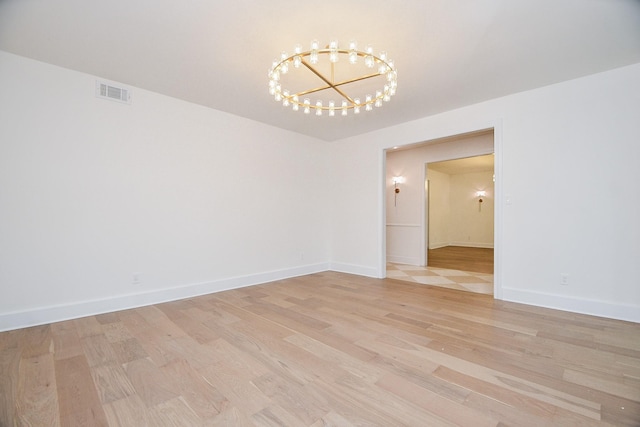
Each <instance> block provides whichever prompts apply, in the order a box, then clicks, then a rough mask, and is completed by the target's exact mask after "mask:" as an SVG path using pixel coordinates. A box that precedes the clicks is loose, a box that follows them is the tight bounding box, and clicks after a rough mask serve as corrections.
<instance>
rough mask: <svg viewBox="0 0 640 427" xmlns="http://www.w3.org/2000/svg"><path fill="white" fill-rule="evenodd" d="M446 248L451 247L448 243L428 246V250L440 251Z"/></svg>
mask: <svg viewBox="0 0 640 427" xmlns="http://www.w3.org/2000/svg"><path fill="white" fill-rule="evenodd" d="M447 246H451V245H450V244H449V243H436V244H434V245H429V249H440V248H446V247H447Z"/></svg>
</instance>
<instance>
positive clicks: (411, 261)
mask: <svg viewBox="0 0 640 427" xmlns="http://www.w3.org/2000/svg"><path fill="white" fill-rule="evenodd" d="M387 262H394V263H396V264H408V265H420V264H421V263H420V259H419V258H416V257H408V256H397V255H387ZM423 264H424V263H423Z"/></svg>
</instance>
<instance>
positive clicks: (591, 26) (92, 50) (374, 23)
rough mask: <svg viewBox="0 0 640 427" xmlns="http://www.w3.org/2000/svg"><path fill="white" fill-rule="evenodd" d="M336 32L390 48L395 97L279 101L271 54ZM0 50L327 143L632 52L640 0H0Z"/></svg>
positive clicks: (613, 61)
mask: <svg viewBox="0 0 640 427" xmlns="http://www.w3.org/2000/svg"><path fill="white" fill-rule="evenodd" d="M333 38H337V39H338V40H340V41H341V42H344V43H346V42H348V41H349V40H351V39H355V40H358V42H359V43H360V45H364V44H371V45H372V46H373V47H374V49H376V52H377V51H380V50H385V51H387V52H388V53H389V56H390V58H392V59H393V60H394V61H395V64H396V67H397V69H398V93H397V95H396V96H395V97H393V98H392V100H391V101H390V102H389V103H386V104H385V105H384V106H383V107H382V108H380V109H376V110H374V111H373V112H369V113H367V114H360V115H358V116H354V115H350V116H348V117H341V116H336V117H328V116H327V115H324V116H322V117H316V116H313V115H309V116H306V115H304V114H302V112H294V111H291V110H290V109H286V108H284V107H281V106H279V105H278V104H277V103H276V102H275V101H274V100H273V98H272V97H271V96H270V95H269V94H268V91H267V70H268V68H269V67H270V66H271V63H272V61H273V60H274V59H275V58H276V57H277V56H278V55H279V53H280V52H281V51H283V50H284V51H287V52H291V50H292V49H293V46H294V45H295V44H296V43H300V44H302V45H303V46H307V45H308V43H309V42H310V41H311V40H312V39H318V40H319V41H320V42H321V43H328V41H329V40H330V39H333ZM0 49H1V50H5V51H8V52H12V53H15V54H18V55H22V56H25V57H29V58H34V59H36V60H40V61H44V62H47V63H51V64H55V65H58V66H61V67H65V68H69V69H73V70H77V71H81V72H85V73H89V74H93V75H96V76H99V77H102V78H105V79H109V80H112V81H115V82H120V83H123V84H125V85H130V86H135V87H140V88H144V89H148V90H151V91H154V92H158V93H162V94H165V95H168V96H172V97H175V98H180V99H183V100H186V101H190V102H194V103H197V104H201V105H205V106H208V107H211V108H215V109H218V110H222V111H226V112H229V113H233V114H237V115H240V116H243V117H246V118H249V119H253V120H257V121H260V122H264V123H268V124H270V125H273V126H277V127H280V128H283V129H289V130H292V131H295V132H299V133H302V134H306V135H310V136H313V137H317V138H320V139H323V140H327V141H332V140H337V139H341V138H345V137H349V136H353V135H358V134H362V133H366V132H370V131H373V130H376V129H380V128H383V127H387V126H392V125H396V124H399V123H402V122H406V121H410V120H414V119H418V118H420V117H424V116H427V115H432V114H436V113H439V112H442V111H447V110H451V109H454V108H458V107H462V106H465V105H469V104H473V103H477V102H480V101H483V100H487V99H492V98H496V97H500V96H503V95H508V94H511V93H515V92H520V91H524V90H528V89H532V88H536V87H540V86H544V85H548V84H552V83H556V82H560V81H564V80H569V79H573V78H576V77H580V76H585V75H589V74H593V73H597V72H600V71H605V70H608V69H613V68H617V67H621V66H625V65H630V64H634V63H638V62H640V1H638V0H402V1H394V0H351V1H345V0H323V1H319V2H318V1H316V2H310V1H293V0H290V1H285V0H270V1H257V0H234V1H222V0H217V1H216V0H209V1H205V0H197V1H196V0H180V1H176V0H173V1H171V0H109V1H96V0H93V1H91V0H0ZM0 65H1V64H0ZM134 102H135V92H134Z"/></svg>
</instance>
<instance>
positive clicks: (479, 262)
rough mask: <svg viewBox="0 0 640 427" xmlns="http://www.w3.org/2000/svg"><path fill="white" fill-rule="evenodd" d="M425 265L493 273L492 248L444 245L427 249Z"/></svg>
mask: <svg viewBox="0 0 640 427" xmlns="http://www.w3.org/2000/svg"><path fill="white" fill-rule="evenodd" d="M427 265H428V266H429V267H437V268H448V269H451V270H460V271H473V272H475V273H485V274H493V249H491V248H468V247H463V246H445V247H443V248H437V249H429V250H428V252H427Z"/></svg>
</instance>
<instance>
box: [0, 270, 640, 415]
mask: <svg viewBox="0 0 640 427" xmlns="http://www.w3.org/2000/svg"><path fill="white" fill-rule="evenodd" d="M14 425H54V426H55V425H60V426H65V427H66V426H136V427H138V426H158V425H161V426H162V425H171V426H173V425H197V426H200V425H202V426H231V425H233V426H249V427H256V426H258V427H261V426H276V425H277V426H294V427H299V426H313V427H320V426H331V425H335V426H341V427H344V426H347V427H348V426H384V427H387V426H423V425H424V426H427V425H428V426H451V425H464V426H466V425H473V426H476V425H480V426H482V425H487V426H496V427H497V426H507V425H508V426H525V427H529V426H536V427H538V426H554V427H555V426H589V427H591V426H593V427H599V426H606V427H612V426H616V427H620V426H622V427H638V426H640V327H639V325H638V324H634V323H631V322H621V321H616V320H612V319H604V318H599V317H593V316H586V315H580V314H576V313H567V312H562V311H557V310H550V309H546V308H542V307H532V306H526V305H523V304H515V303H509V302H505V301H496V300H493V299H492V298H491V297H489V296H486V295H477V294H472V293H469V292H460V291H455V290H450V289H445V288H437V287H432V286H425V285H419V284H416V283H409V282H401V281H398V280H393V279H390V280H387V279H372V278H367V277H362V276H352V275H348V274H342V273H336V272H323V273H318V274H313V275H309V276H303V277H296V278H292V279H287V280H279V281H276V282H273V283H266V284H262V285H257V286H252V287H247V288H241V289H235V290H232V291H225V292H219V293H216V294H212V295H203V296H201V297H196V298H189V299H185V300H180V301H175V302H168V303H163V304H157V305H153V306H147V307H141V308H135V309H129V310H123V311H119V312H115V313H105V314H100V315H97V316H89V317H86V318H82V319H75V320H68V321H64V322H58V323H54V324H51V325H42V326H37V327H34V328H25V329H20V330H16V331H8V332H2V333H0V426H2V427H5V426H7V427H10V426H14Z"/></svg>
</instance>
